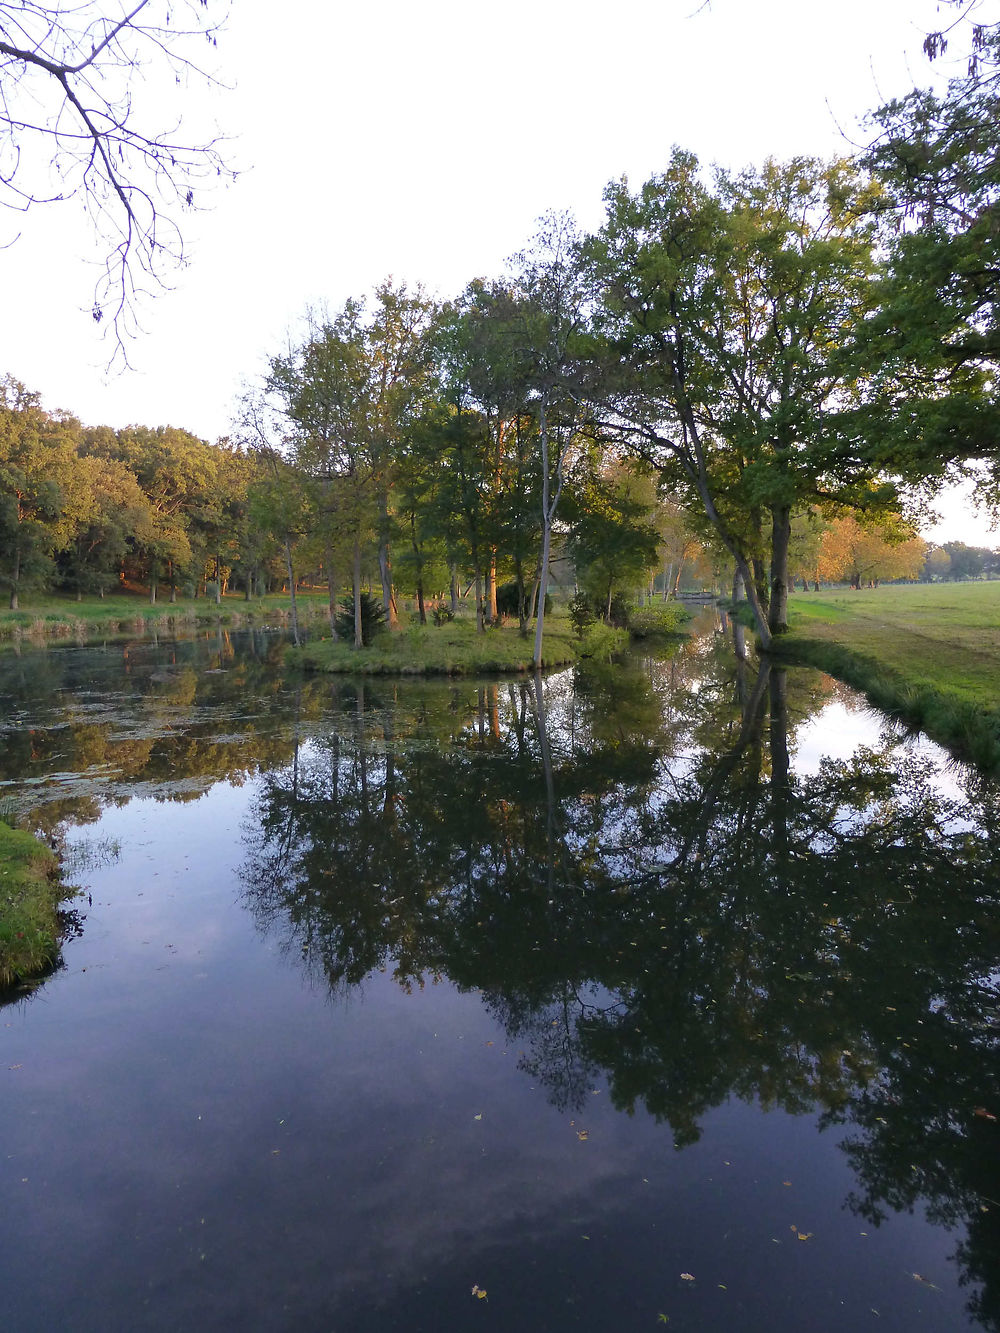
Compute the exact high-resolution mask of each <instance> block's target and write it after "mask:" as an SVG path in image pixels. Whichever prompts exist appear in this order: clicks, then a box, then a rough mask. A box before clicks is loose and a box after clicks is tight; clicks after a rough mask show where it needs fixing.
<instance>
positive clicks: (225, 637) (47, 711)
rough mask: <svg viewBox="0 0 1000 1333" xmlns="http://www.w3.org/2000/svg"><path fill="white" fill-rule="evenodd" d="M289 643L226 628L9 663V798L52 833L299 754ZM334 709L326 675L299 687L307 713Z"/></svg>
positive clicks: (185, 796) (5, 741) (0, 722)
mask: <svg viewBox="0 0 1000 1333" xmlns="http://www.w3.org/2000/svg"><path fill="white" fill-rule="evenodd" d="M284 648H285V645H284V640H283V639H282V638H281V637H280V636H278V635H275V634H274V633H273V632H269V631H267V630H248V631H242V632H240V633H239V634H236V635H234V634H231V633H230V631H228V630H226V629H223V628H221V627H220V628H219V629H218V630H212V631H209V632H206V633H204V634H202V635H200V636H198V637H194V638H191V639H186V640H172V641H168V642H167V643H165V644H159V643H157V642H156V639H155V636H153V637H152V638H150V639H143V640H139V641H135V642H125V643H119V644H114V645H111V646H109V647H107V648H106V649H105V650H104V651H100V650H96V649H93V648H70V647H59V648H53V649H50V650H49V651H47V652H35V653H32V654H30V655H29V654H25V655H23V656H15V655H13V654H8V655H5V656H4V657H3V658H2V659H0V797H7V798H8V799H13V800H15V801H16V803H17V804H18V805H19V806H20V808H21V809H22V810H23V811H25V812H26V813H28V814H29V815H30V820H31V823H32V825H33V826H34V827H36V828H38V829H39V830H40V831H42V832H43V833H50V832H51V831H52V830H53V829H54V828H56V827H57V826H58V825H59V824H60V823H61V822H63V821H65V820H70V821H72V822H74V823H84V822H89V821H92V820H96V819H97V818H98V817H99V816H100V813H101V810H102V809H103V808H105V807H106V806H108V805H124V804H126V803H127V802H128V801H130V800H132V799H133V798H134V797H136V796H151V797H154V798H155V799H158V800H179V801H185V800H194V799H197V798H198V797H199V796H201V795H203V794H204V793H205V791H207V790H208V788H209V787H211V786H212V785H213V784H214V783H216V782H219V781H223V780H225V781H229V782H233V783H242V782H244V781H245V780H246V779H247V778H248V777H249V776H250V775H252V774H254V773H256V772H257V771H258V770H260V769H262V768H266V767H271V766H273V765H278V764H285V763H287V761H288V758H289V756H290V754H291V749H292V738H291V736H290V734H289V728H288V715H289V711H290V703H291V698H292V695H293V694H295V693H296V691H295V688H294V687H293V686H290V685H288V684H286V682H285V681H284V679H283V676H282V674H281V670H280V667H281V660H282V656H283V653H284ZM325 707H326V691H325V690H324V688H323V685H322V683H321V682H310V683H308V684H305V685H302V686H300V687H299V688H298V690H297V708H298V712H299V715H300V716H301V717H302V718H303V719H315V718H318V717H319V716H321V715H322V713H323V712H324V710H325Z"/></svg>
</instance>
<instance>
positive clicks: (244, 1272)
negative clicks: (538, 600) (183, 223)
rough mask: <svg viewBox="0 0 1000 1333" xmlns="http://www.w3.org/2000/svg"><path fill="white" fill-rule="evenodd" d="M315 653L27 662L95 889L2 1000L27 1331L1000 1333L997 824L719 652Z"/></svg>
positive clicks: (48, 781)
mask: <svg viewBox="0 0 1000 1333" xmlns="http://www.w3.org/2000/svg"><path fill="white" fill-rule="evenodd" d="M282 646H283V645H282V643H281V641H280V639H279V638H278V637H277V636H275V635H268V634H264V633H260V632H257V633H247V634H244V635H235V634H234V635H228V634H224V633H223V634H215V633H214V632H213V633H212V634H210V635H206V636H204V637H200V638H194V639H189V640H185V641H171V642H162V641H161V642H154V641H145V642H136V643H130V644H126V645H122V644H116V645H114V646H110V647H107V648H72V647H64V648H51V649H49V650H48V651H44V652H38V653H30V654H29V653H25V654H23V655H22V656H20V657H13V656H5V657H4V658H3V659H0V798H12V799H14V800H15V801H16V802H17V804H18V805H19V806H20V808H21V809H22V811H24V812H25V814H26V815H27V816H28V817H29V822H33V823H34V824H35V826H37V827H41V828H44V829H46V830H48V831H51V832H54V833H56V834H57V835H61V836H62V837H63V839H64V842H65V844H66V849H67V856H68V864H69V865H70V866H71V867H73V869H72V874H73V877H74V879H75V880H76V881H77V882H78V883H80V884H82V885H83V886H84V889H85V895H84V897H83V898H82V899H80V900H78V901H77V908H78V920H77V922H76V929H75V932H73V933H72V935H71V937H70V938H68V939H67V941H66V943H65V945H64V949H63V965H62V967H61V968H60V969H59V970H58V971H57V972H56V973H55V974H54V975H53V976H51V977H49V978H48V979H47V980H46V981H44V983H42V984H41V985H40V986H39V987H38V988H37V989H35V990H34V991H33V993H31V994H29V995H26V996H23V997H21V998H19V999H16V1000H15V1001H14V1002H12V1003H9V1004H7V1005H6V1006H5V1007H3V1008H0V1043H2V1052H0V1190H2V1195H3V1201H4V1206H3V1208H2V1211H0V1284H2V1292H3V1307H2V1308H3V1320H4V1327H5V1328H9V1329H11V1330H12V1331H13V1333H22V1331H23V1333H29V1331H33V1330H46V1331H47V1330H51V1329H54V1328H58V1327H63V1328H67V1329H71V1330H74V1333H77V1331H78V1333H89V1331H90V1330H101V1331H102V1333H104V1331H106V1330H134V1329H143V1330H145V1329H151V1330H160V1329H164V1330H166V1329H178V1330H179V1329H185V1330H190V1329H198V1330H202V1329H205V1330H216V1329H218V1330H230V1329H240V1330H258V1329H259V1330H286V1329H287V1330H291V1329H295V1330H306V1331H308V1330H314V1329H315V1330H337V1331H338V1333H341V1331H344V1333H356V1331H358V1330H372V1329H377V1330H382V1329H386V1330H397V1329H398V1330H407V1333H445V1331H447V1333H450V1331H451V1330H466V1329H469V1330H480V1329H482V1330H491V1329H492V1330H504V1333H507V1331H508V1330H514V1329H516V1330H518V1333H541V1330H553V1331H555V1330H595V1331H597V1330H601V1331H602V1333H603V1331H604V1330H650V1331H652V1330H654V1329H656V1328H664V1327H666V1328H668V1329H669V1330H671V1333H678V1331H680V1330H688V1331H692V1333H706V1331H713V1330H720V1331H721V1330H740V1331H741V1333H757V1330H760V1331H762V1333H763V1330H774V1329H782V1330H789V1331H790V1333H791V1331H792V1330H809V1333H827V1331H828V1330H829V1331H830V1333H834V1331H837V1333H841V1331H843V1333H846V1331H847V1330H852V1331H853V1330H856V1329H865V1328H871V1329H877V1330H882V1331H884V1330H889V1329H892V1330H904V1329H905V1330H913V1329H921V1330H928V1331H930V1330H936V1331H939V1333H951V1331H952V1330H959V1329H966V1328H971V1329H980V1328H985V1329H990V1330H996V1329H1000V1121H998V1120H996V1119H994V1117H995V1116H1000V1061H998V1036H1000V995H998V983H997V977H998V972H1000V913H998V910H997V909H998V899H1000V843H998V841H997V832H998V825H1000V800H998V792H997V788H996V787H995V786H992V785H989V784H987V783H985V782H984V781H982V780H981V779H978V778H977V777H976V776H975V775H974V774H971V773H969V772H967V771H965V770H961V769H956V768H955V767H953V766H950V765H949V764H948V763H947V760H946V758H945V756H943V755H942V754H941V753H940V752H939V751H937V750H936V749H935V748H934V747H932V746H929V745H927V744H924V743H919V742H914V741H913V740H911V739H907V738H906V737H904V736H902V735H901V734H899V733H898V732H897V731H896V730H894V729H893V727H892V726H891V725H889V724H888V723H887V722H886V720H885V719H884V718H882V717H880V716H879V715H878V714H876V713H873V712H872V711H870V710H868V709H867V708H866V707H865V706H864V705H863V701H861V700H860V699H859V698H858V697H857V696H856V695H854V694H852V693H851V692H850V691H848V690H845V689H844V688H843V687H841V686H839V685H838V684H836V683H835V682H834V681H832V680H831V679H830V678H828V677H826V676H823V675H821V674H820V673H818V672H812V671H805V670H802V671H789V672H787V673H786V672H783V671H776V670H772V671H768V670H767V669H766V668H760V669H758V667H757V666H756V665H755V664H741V663H739V662H738V661H737V660H736V658H735V657H734V655H733V652H732V645H731V643H729V642H728V641H727V640H726V639H725V638H724V637H723V636H721V635H718V634H715V635H713V634H711V633H709V634H706V635H703V636H701V637H699V638H697V639H695V640H692V641H690V642H688V643H685V644H684V645H683V646H681V647H680V648H678V649H676V650H672V651H664V652H662V653H660V654H659V655H654V656H651V657H641V658H640V657H635V658H632V659H630V660H628V661H627V662H625V663H622V664H619V665H618V666H615V667H590V668H588V669H586V670H581V671H577V672H573V671H565V672H562V673H557V674H554V675H551V676H549V677H548V678H546V680H545V681H544V683H540V684H536V683H534V682H532V681H530V680H527V681H522V680H511V681H508V680H500V681H498V680H483V681H474V680H473V681H465V680H463V681H461V682H444V681H403V680H401V681H366V682H364V683H363V684H362V683H360V682H352V681H347V680H339V681H338V680H334V681H331V680H329V679H326V680H315V679H307V680H297V679H296V678H295V677H294V676H291V675H289V674H287V673H285V672H284V670H283V668H282V664H281V653H282ZM87 895H89V897H88V896H87Z"/></svg>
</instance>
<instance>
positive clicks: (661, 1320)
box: [656, 1314, 670, 1324]
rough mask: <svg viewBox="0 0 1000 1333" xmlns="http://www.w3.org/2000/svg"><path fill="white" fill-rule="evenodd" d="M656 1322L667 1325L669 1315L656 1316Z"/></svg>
mask: <svg viewBox="0 0 1000 1333" xmlns="http://www.w3.org/2000/svg"><path fill="white" fill-rule="evenodd" d="M656 1322H657V1323H658V1324H669V1323H670V1316H669V1315H665V1314H658V1315H657V1316H656Z"/></svg>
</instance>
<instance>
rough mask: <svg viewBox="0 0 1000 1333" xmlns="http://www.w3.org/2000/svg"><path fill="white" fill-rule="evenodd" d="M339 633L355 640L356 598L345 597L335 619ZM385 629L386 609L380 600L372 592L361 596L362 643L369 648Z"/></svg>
mask: <svg viewBox="0 0 1000 1333" xmlns="http://www.w3.org/2000/svg"><path fill="white" fill-rule="evenodd" d="M334 624H335V625H336V626H337V633H338V634H340V635H342V636H343V637H344V638H345V639H348V640H351V641H352V642H353V640H354V598H353V597H345V598H344V599H343V601H342V602H341V603H340V610H339V611H338V612H337V614H336V616H335V617H334ZM384 629H385V607H384V606H383V605H382V602H381V600H380V599H379V598H377V597H373V596H372V595H371V593H370V592H363V593H362V594H361V642H362V644H363V645H364V647H366V648H367V647H369V645H370V644H371V642H372V640H373V639H374V638H375V637H376V635H378V634H381V633H382V631H383V630H384Z"/></svg>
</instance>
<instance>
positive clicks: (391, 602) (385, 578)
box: [378, 486, 399, 629]
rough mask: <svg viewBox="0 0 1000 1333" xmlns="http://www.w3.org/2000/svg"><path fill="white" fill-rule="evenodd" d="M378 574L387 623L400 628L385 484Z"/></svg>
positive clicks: (381, 494)
mask: <svg viewBox="0 0 1000 1333" xmlns="http://www.w3.org/2000/svg"><path fill="white" fill-rule="evenodd" d="M378 574H379V579H380V581H381V583H382V606H383V607H384V608H385V623H386V624H387V625H388V626H389V628H390V629H398V628H399V617H398V616H397V614H396V598H395V594H394V593H393V590H392V562H391V560H390V559H389V497H388V495H387V494H386V491H385V488H384V487H383V486H379V490H378Z"/></svg>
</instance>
